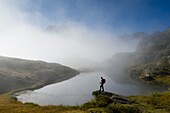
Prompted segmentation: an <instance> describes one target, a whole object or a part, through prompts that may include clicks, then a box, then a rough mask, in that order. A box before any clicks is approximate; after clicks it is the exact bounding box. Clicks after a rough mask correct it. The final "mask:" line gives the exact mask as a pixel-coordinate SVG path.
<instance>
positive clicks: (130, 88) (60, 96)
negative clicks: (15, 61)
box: [17, 72, 145, 105]
mask: <svg viewBox="0 0 170 113" xmlns="http://www.w3.org/2000/svg"><path fill="white" fill-rule="evenodd" d="M101 76H103V77H104V78H105V79H106V84H105V90H106V91H109V92H113V93H117V94H121V95H139V94H143V93H145V91H143V90H142V89H141V88H140V87H139V86H136V85H127V84H118V83H115V82H114V81H113V80H112V79H111V78H110V77H107V76H104V75H103V74H102V73H101V72H93V73H81V74H79V75H77V76H76V77H73V78H71V79H69V80H66V81H63V82H60V83H55V84H52V85H47V86H45V87H43V88H41V89H38V90H34V91H22V92H19V93H18V94H19V96H17V98H18V100H19V101H21V102H23V103H26V102H32V103H36V104H39V105H81V104H83V103H85V102H88V101H89V100H91V99H93V96H92V92H93V91H95V90H99V82H100V77H101Z"/></svg>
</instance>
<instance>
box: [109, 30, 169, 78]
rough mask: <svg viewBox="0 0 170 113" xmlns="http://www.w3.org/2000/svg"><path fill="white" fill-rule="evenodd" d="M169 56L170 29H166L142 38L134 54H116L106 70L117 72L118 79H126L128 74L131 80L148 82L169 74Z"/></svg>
mask: <svg viewBox="0 0 170 113" xmlns="http://www.w3.org/2000/svg"><path fill="white" fill-rule="evenodd" d="M169 55H170V29H167V30H166V31H164V32H155V33H153V34H151V35H148V36H146V37H144V38H142V40H141V41H140V43H139V45H138V47H137V49H136V51H135V52H132V53H118V54H116V55H114V56H113V57H112V58H111V59H109V60H107V63H106V64H107V66H108V70H110V71H113V72H114V71H115V72H117V76H118V78H121V77H125V78H126V77H127V78H128V76H127V73H128V72H129V74H130V75H131V77H132V78H140V79H141V78H144V80H148V79H149V78H153V79H154V78H155V77H156V76H157V75H168V74H170V70H169V67H170V63H169V62H170V57H169ZM148 73H149V74H148ZM151 76H152V77H151Z"/></svg>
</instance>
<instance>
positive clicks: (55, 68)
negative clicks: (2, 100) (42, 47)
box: [0, 56, 78, 93]
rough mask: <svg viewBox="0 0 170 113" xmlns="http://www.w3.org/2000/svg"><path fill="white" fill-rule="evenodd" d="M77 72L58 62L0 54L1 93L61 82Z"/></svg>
mask: <svg viewBox="0 0 170 113" xmlns="http://www.w3.org/2000/svg"><path fill="white" fill-rule="evenodd" d="M77 74H78V72H77V71H76V70H74V69H71V68H69V67H66V66H62V65H60V64H57V63H46V62H43V61H31V60H23V59H16V58H8V57H2V56H0V93H4V92H7V91H10V90H13V89H18V88H24V87H30V86H33V85H35V84H38V83H42V84H44V85H45V84H50V83H54V82H59V81H63V80H66V79H68V78H71V77H73V76H75V75H77Z"/></svg>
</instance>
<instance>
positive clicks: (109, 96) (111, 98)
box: [92, 91, 136, 104]
mask: <svg viewBox="0 0 170 113" xmlns="http://www.w3.org/2000/svg"><path fill="white" fill-rule="evenodd" d="M92 95H93V96H95V97H96V100H98V101H101V100H102V99H104V98H105V100H107V101H108V102H110V103H119V104H133V103H136V102H135V101H133V100H130V99H128V98H126V97H124V96H122V95H118V94H114V93H111V92H100V91H94V92H93V93H92Z"/></svg>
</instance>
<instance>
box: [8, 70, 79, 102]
mask: <svg viewBox="0 0 170 113" xmlns="http://www.w3.org/2000/svg"><path fill="white" fill-rule="evenodd" d="M79 74H80V73H78V74H76V75H74V76H71V77H66V78H64V79H62V80H61V78H60V80H55V81H54V82H49V81H42V82H38V83H37V84H34V85H32V86H28V87H24V88H20V89H16V90H12V91H10V92H9V94H10V97H11V98H12V99H15V100H17V97H16V96H17V94H16V93H18V92H21V91H25V90H31V91H33V90H36V89H40V88H42V87H45V86H47V85H50V84H55V83H59V82H62V81H65V80H68V79H71V78H73V77H76V76H77V75H79ZM6 93H8V92H6Z"/></svg>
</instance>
